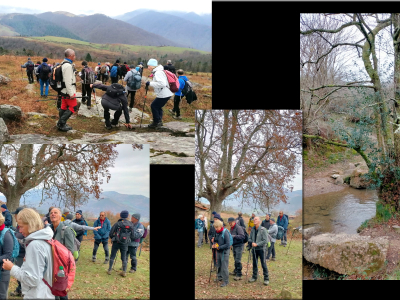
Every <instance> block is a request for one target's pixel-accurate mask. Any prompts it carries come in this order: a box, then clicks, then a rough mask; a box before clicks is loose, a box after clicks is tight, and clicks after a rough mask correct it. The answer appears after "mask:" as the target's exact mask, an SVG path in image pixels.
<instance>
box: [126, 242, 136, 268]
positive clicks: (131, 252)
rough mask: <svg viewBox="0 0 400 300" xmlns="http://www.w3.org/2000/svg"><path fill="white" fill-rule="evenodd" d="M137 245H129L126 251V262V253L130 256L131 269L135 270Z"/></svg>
mask: <svg viewBox="0 0 400 300" xmlns="http://www.w3.org/2000/svg"><path fill="white" fill-rule="evenodd" d="M136 251H137V247H133V246H129V247H128V252H127V253H126V262H128V254H129V256H130V257H131V270H135V271H136V266H137V258H136Z"/></svg>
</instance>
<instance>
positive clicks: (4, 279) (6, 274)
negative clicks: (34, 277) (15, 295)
mask: <svg viewBox="0 0 400 300" xmlns="http://www.w3.org/2000/svg"><path fill="white" fill-rule="evenodd" d="M0 273H1V275H0V276H1V278H0V299H7V298H8V286H9V284H10V271H5V270H0Z"/></svg>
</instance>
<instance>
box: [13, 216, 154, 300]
mask: <svg viewBox="0 0 400 300" xmlns="http://www.w3.org/2000/svg"><path fill="white" fill-rule="evenodd" d="M92 223H93V222H92ZM89 226H91V225H90V224H89ZM88 238H90V239H92V238H93V233H92V231H88ZM93 244H94V240H87V241H85V239H84V240H83V241H82V245H81V252H80V257H79V260H78V263H77V266H76V275H75V281H74V284H73V286H72V288H71V291H70V292H69V293H68V298H69V299H101V298H110V299H126V298H130V299H131V298H139V299H148V298H150V252H149V251H144V250H143V249H142V252H141V255H140V257H139V256H138V255H139V253H137V258H138V264H137V271H136V273H134V274H131V273H129V272H127V273H126V274H127V275H126V277H121V276H120V275H118V273H119V268H120V267H121V266H122V262H121V255H120V252H118V253H117V262H116V264H115V270H117V271H118V272H116V271H114V270H113V271H112V274H111V275H108V274H107V270H108V264H103V262H104V257H105V256H104V250H103V246H102V245H100V247H99V249H98V251H97V261H96V262H95V263H93V262H92V261H91V259H92V251H93ZM109 249H110V253H111V243H109ZM130 263H131V261H130V259H128V270H129V268H130ZM16 286H17V281H16V279H15V278H13V277H11V280H10V287H9V291H14V290H15V288H16ZM9 299H21V298H18V297H9Z"/></svg>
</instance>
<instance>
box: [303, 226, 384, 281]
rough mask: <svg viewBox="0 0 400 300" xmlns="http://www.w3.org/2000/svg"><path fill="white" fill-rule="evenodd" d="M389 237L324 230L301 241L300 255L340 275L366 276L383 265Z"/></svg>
mask: <svg viewBox="0 0 400 300" xmlns="http://www.w3.org/2000/svg"><path fill="white" fill-rule="evenodd" d="M388 248H389V240H388V237H385V236H381V237H377V238H371V237H370V236H360V235H358V234H345V233H340V234H333V233H324V234H320V235H316V236H312V237H311V238H310V239H308V240H306V241H304V248H303V256H304V258H305V259H306V260H308V261H309V262H312V263H314V264H318V265H320V266H322V267H324V268H326V269H329V270H332V271H335V272H338V273H340V274H348V275H349V274H361V273H363V272H364V271H365V272H366V273H367V275H368V276H371V275H372V274H374V273H375V272H377V271H379V270H380V269H381V268H383V267H384V264H385V260H386V254H387V251H388Z"/></svg>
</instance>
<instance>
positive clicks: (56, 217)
mask: <svg viewBox="0 0 400 300" xmlns="http://www.w3.org/2000/svg"><path fill="white" fill-rule="evenodd" d="M50 220H51V224H50V228H51V229H52V230H53V232H54V234H53V239H55V240H57V241H59V242H60V243H61V244H63V245H64V246H65V247H66V248H67V249H68V250H69V251H70V252H71V253H73V252H74V239H75V233H74V232H73V231H72V228H71V227H69V226H67V224H65V223H64V222H65V221H64V222H62V221H61V209H59V208H58V207H55V208H53V209H52V210H51V212H50ZM63 229H64V230H63Z"/></svg>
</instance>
